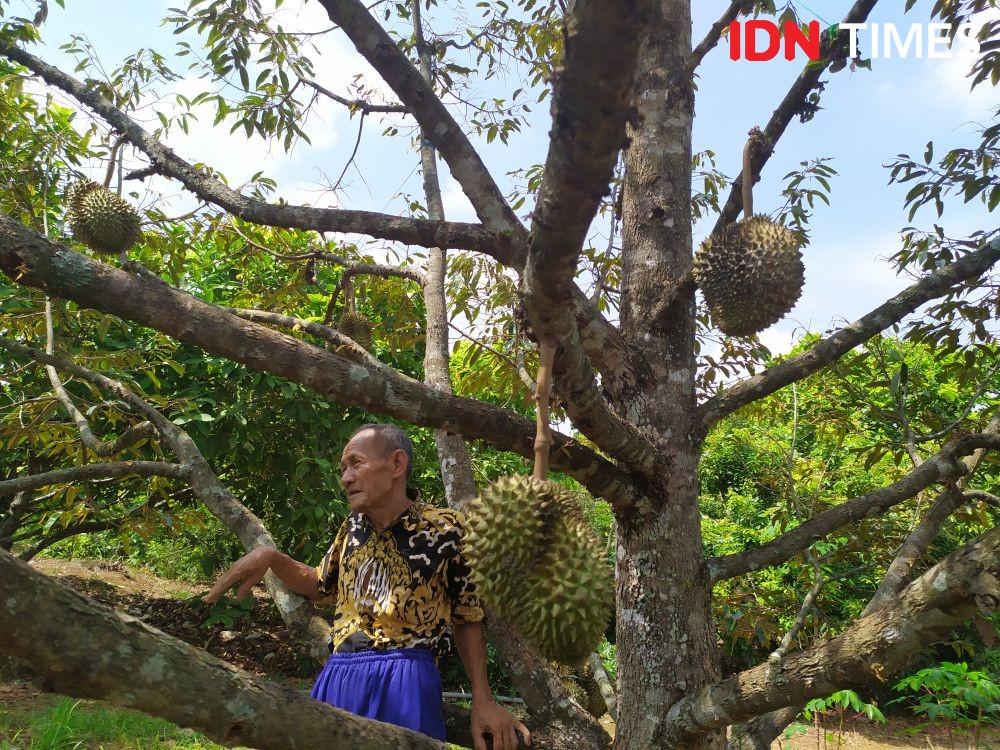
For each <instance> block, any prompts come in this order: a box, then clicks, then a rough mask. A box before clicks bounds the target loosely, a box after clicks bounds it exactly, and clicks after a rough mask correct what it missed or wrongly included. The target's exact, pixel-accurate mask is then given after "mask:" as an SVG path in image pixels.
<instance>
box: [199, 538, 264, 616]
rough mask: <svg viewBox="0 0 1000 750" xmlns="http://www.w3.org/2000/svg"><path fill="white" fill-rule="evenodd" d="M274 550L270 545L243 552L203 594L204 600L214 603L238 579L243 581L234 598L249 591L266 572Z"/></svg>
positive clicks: (240, 596) (240, 597)
mask: <svg viewBox="0 0 1000 750" xmlns="http://www.w3.org/2000/svg"><path fill="white" fill-rule="evenodd" d="M275 552H277V550H276V549H273V548H271V547H256V548H255V549H253V550H251V551H250V552H248V553H247V554H245V555H244V556H243V557H241V558H240V559H239V560H237V561H236V562H234V563H233V567H231V568H230V569H229V570H227V571H226V572H225V573H223V574H222V575H221V576H219V578H218V580H217V581H216V582H215V585H213V586H212V588H211V589H210V590H209V592H208V593H207V594H205V598H204V601H205V602H206V603H207V604H214V603H215V602H216V601H218V599H219V597H220V596H222V595H223V594H224V593H226V592H227V591H228V590H229V589H231V588H232V587H233V586H235V585H236V584H237V583H239V582H240V581H243V585H242V586H240V590H239V591H237V592H236V598H237V599H242V598H243V597H245V596H246V595H247V594H249V593H250V589H252V588H253V587H254V586H256V585H257V584H258V583H260V581H261V579H262V578H263V577H264V574H265V573H267V571H268V569H269V568H270V567H271V560H272V556H273V555H274V553H275Z"/></svg>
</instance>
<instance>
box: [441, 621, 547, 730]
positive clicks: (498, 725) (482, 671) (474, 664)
mask: <svg viewBox="0 0 1000 750" xmlns="http://www.w3.org/2000/svg"><path fill="white" fill-rule="evenodd" d="M452 633H453V634H454V636H455V645H456V646H457V647H458V654H459V656H460V657H461V658H462V666H464V667H465V673H466V675H468V677H469V684H470V685H471V688H472V739H473V741H474V742H475V750H486V739H485V737H484V734H490V735H492V736H493V750H517V747H518V737H517V733H518V732H520V733H521V734H522V735H523V736H524V742H525V744H526V745H530V744H531V733H530V732H529V731H528V728H527V727H526V726H524V724H522V723H521V722H520V721H518V720H517V719H515V718H514V717H513V716H512V715H511V714H510V712H509V711H507V710H506V709H505V708H503V707H502V706H500V704H498V703H497V702H496V701H494V700H493V691H492V690H490V683H489V681H488V680H487V678H486V638H485V636H484V635H483V624H482V623H481V622H465V623H457V622H456V623H453V624H452Z"/></svg>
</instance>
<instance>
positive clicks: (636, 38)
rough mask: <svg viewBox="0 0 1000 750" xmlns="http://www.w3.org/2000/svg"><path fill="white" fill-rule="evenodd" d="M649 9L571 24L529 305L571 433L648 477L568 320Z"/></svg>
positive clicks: (591, 14)
mask: <svg viewBox="0 0 1000 750" xmlns="http://www.w3.org/2000/svg"><path fill="white" fill-rule="evenodd" d="M651 10H652V9H651V8H650V7H649V4H647V3H615V2H607V1H606V0H581V1H580V2H577V3H575V4H574V6H573V8H572V12H571V14H570V15H569V16H568V17H567V19H566V23H565V50H566V51H565V62H564V64H563V66H562V68H561V69H560V70H559V72H558V75H557V76H556V83H555V87H554V91H553V96H552V121H553V129H552V135H551V140H550V144H549V152H548V156H547V158H546V162H545V172H544V177H543V180H542V186H541V190H540V191H539V194H538V200H537V202H536V204H535V209H534V211H533V220H532V225H531V235H530V238H529V249H528V261H527V264H526V267H525V274H524V290H525V291H524V305H525V310H526V312H527V313H528V317H529V320H530V321H531V325H532V328H533V330H534V331H535V334H536V335H537V337H538V339H539V341H540V342H541V341H548V342H552V343H553V344H554V345H557V346H558V347H559V353H558V356H557V358H556V366H555V375H556V378H557V380H558V390H559V393H560V395H561V396H562V398H563V402H564V404H565V408H566V411H567V413H568V414H569V416H570V418H571V420H572V421H573V424H574V425H575V426H576V427H577V428H579V430H580V431H581V432H583V433H584V434H585V435H586V436H587V437H589V438H590V439H591V440H593V441H594V442H595V443H597V445H599V446H600V447H601V448H602V449H603V450H605V451H606V452H608V453H609V454H610V455H612V456H615V457H616V458H618V459H620V460H621V461H622V462H623V463H625V464H626V465H627V466H629V467H630V468H633V469H635V470H637V471H639V472H640V473H643V474H648V473H649V472H651V471H652V470H653V468H654V467H655V466H656V464H657V458H656V454H655V451H654V450H652V448H651V446H650V445H649V442H648V440H647V439H646V438H645V436H643V435H642V434H641V433H639V431H638V430H636V429H635V427H634V426H632V425H630V424H629V423H628V422H626V421H625V420H623V419H622V418H621V417H620V416H618V415H617V414H615V413H614V411H612V409H611V408H610V406H609V405H608V404H607V402H606V401H605V399H604V397H603V395H602V394H601V392H600V389H599V387H598V383H597V376H596V373H595V372H594V370H593V367H592V366H591V363H590V361H589V358H588V357H587V355H586V352H585V351H584V349H583V345H582V341H581V340H580V334H579V331H578V328H577V325H576V321H575V320H574V318H573V314H572V300H573V287H574V284H573V279H574V276H575V274H576V268H577V263H578V260H579V255H580V251H581V249H582V247H583V243H584V241H585V240H586V236H587V230H588V229H589V227H590V223H591V221H592V220H593V218H594V215H595V213H596V211H597V209H598V207H599V205H600V202H601V199H602V198H603V197H604V196H605V195H607V194H608V191H609V185H610V181H611V178H612V176H613V173H614V168H615V164H616V162H617V159H618V153H619V151H620V150H621V148H622V146H623V145H624V141H625V121H626V116H627V114H628V109H629V104H630V102H631V96H632V80H633V77H634V74H635V66H636V59H637V55H638V50H639V44H640V41H641V40H642V38H643V37H644V29H645V26H646V25H647V24H648V23H649V19H650V17H651Z"/></svg>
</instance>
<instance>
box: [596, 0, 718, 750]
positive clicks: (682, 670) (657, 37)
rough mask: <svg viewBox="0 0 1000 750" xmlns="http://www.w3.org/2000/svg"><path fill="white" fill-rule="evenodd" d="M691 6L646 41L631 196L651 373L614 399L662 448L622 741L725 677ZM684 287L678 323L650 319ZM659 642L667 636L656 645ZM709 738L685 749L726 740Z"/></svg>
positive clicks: (631, 306)
mask: <svg viewBox="0 0 1000 750" xmlns="http://www.w3.org/2000/svg"><path fill="white" fill-rule="evenodd" d="M690 54H691V16H690V3H689V2H686V0H663V1H662V2H661V3H659V10H658V15H657V16H656V18H655V19H654V21H653V28H652V30H651V31H650V33H649V34H648V35H647V36H646V38H645V39H644V40H643V44H642V48H641V50H640V53H639V65H638V70H637V72H636V82H635V98H634V107H635V109H636V117H635V121H634V124H633V125H632V127H631V128H630V129H629V139H630V143H629V147H628V151H627V152H626V157H625V159H626V175H627V176H626V181H625V189H624V196H623V216H622V239H623V242H624V247H625V250H624V252H623V256H622V258H623V260H622V263H623V266H622V272H623V282H622V283H623V289H622V328H623V331H624V334H625V337H626V340H627V341H628V342H629V344H630V345H632V346H635V347H636V348H641V349H642V350H643V351H644V353H645V357H646V360H647V361H648V362H649V363H650V368H651V371H652V374H651V378H650V380H649V382H647V383H643V384H642V386H643V387H642V389H641V391H640V392H638V393H634V394H632V395H631V397H628V395H627V394H626V397H623V398H619V399H617V402H616V407H617V408H618V409H619V411H620V413H622V414H623V416H625V417H626V418H627V419H629V421H631V422H632V423H633V424H636V425H637V426H638V428H639V430H640V431H643V432H645V433H646V434H647V435H648V439H650V440H651V441H653V442H654V444H655V445H656V447H657V449H658V451H659V461H658V465H657V470H656V472H655V473H654V474H653V475H651V476H650V477H648V485H649V486H648V489H647V496H646V498H644V499H643V500H641V501H639V502H638V503H635V504H634V505H633V507H632V508H631V509H627V510H623V511H619V512H617V513H616V517H617V520H618V550H617V574H618V575H617V577H618V620H617V627H616V633H617V646H618V674H619V678H618V701H619V712H620V715H619V721H618V726H617V735H616V743H615V744H616V747H618V748H621V749H622V750H626V749H627V750H635V749H637V748H668V747H676V745H673V744H672V743H670V742H669V741H668V740H667V739H665V738H662V737H660V736H659V735H658V727H659V726H660V723H661V721H662V720H663V717H664V714H665V713H666V710H667V708H668V707H669V706H671V705H672V704H673V703H675V702H676V701H678V700H679V699H681V698H682V697H683V696H685V695H688V694H690V693H692V692H694V691H696V690H698V689H699V688H701V687H703V686H704V685H707V684H710V683H712V682H714V681H715V680H716V679H717V678H718V676H719V666H718V654H717V645H716V638H717V636H716V631H715V626H714V622H713V619H712V611H711V593H710V592H711V588H710V584H709V578H708V571H707V568H706V566H705V561H704V559H703V556H702V551H701V531H700V514H699V511H698V483H697V467H698V457H699V446H698V442H697V440H696V438H695V436H694V434H693V432H694V430H693V428H694V424H695V393H694V375H695V357H694V341H695V317H694V290H693V289H692V288H690V285H687V286H681V280H682V279H684V278H685V277H686V276H687V274H688V271H689V269H690V267H691V257H692V253H691V215H690V205H691V126H692V121H693V101H694V99H693V89H692V79H691V76H690V74H689V73H688V72H687V61H688V59H689V56H690ZM670 289H675V290H678V291H677V293H676V295H675V298H674V300H673V301H672V303H671V305H670V308H669V315H670V324H669V326H663V325H658V324H657V323H656V321H655V320H654V319H653V318H652V316H651V314H650V311H651V310H653V309H654V308H655V307H656V306H657V303H658V302H659V300H660V298H661V297H662V296H663V295H664V293H665V292H667V291H668V290H670ZM650 644H656V645H655V647H654V648H651V647H650ZM721 743H722V733H721V732H716V733H708V734H706V735H704V736H702V737H700V738H698V739H697V740H694V741H692V742H691V743H688V744H684V745H683V747H685V748H692V749H700V748H712V747H719V746H720V745H721Z"/></svg>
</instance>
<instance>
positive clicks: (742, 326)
mask: <svg viewBox="0 0 1000 750" xmlns="http://www.w3.org/2000/svg"><path fill="white" fill-rule="evenodd" d="M754 130H755V131H756V133H755V132H754V131H751V133H750V139H749V140H748V141H747V144H746V147H745V148H744V149H743V218H742V219H741V220H740V221H738V222H736V223H735V224H729V225H727V226H726V227H725V228H723V229H722V230H721V231H720V232H717V233H716V234H713V235H712V236H710V237H708V238H707V239H706V240H705V241H704V242H702V243H701V247H700V248H699V249H698V252H697V253H696V254H695V257H694V267H693V269H692V271H693V273H694V278H695V280H696V281H697V283H698V286H699V287H701V291H702V293H703V294H704V295H705V301H706V303H708V309H709V312H711V314H712V319H713V320H714V321H715V324H716V325H717V326H718V327H719V330H721V331H722V332H723V333H725V334H726V335H728V336H750V335H753V334H755V333H759V332H761V331H763V330H764V329H765V328H767V327H768V326H770V325H771V324H773V323H776V322H777V321H778V320H780V319H781V318H782V317H784V316H785V315H786V314H787V313H788V311H789V310H791V309H792V307H794V306H795V303H796V302H797V301H798V299H799V296H800V295H801V294H802V285H803V284H804V283H805V266H804V265H803V264H802V251H801V247H802V245H801V242H800V241H799V239H798V237H796V235H795V233H794V232H792V230H790V229H789V228H788V227H785V226H782V225H781V224H778V223H777V222H775V221H773V220H772V219H771V218H770V217H768V216H764V215H754V213H753V172H752V169H751V164H750V154H751V150H752V149H754V148H758V149H759V148H766V147H767V143H766V139H765V138H764V136H763V133H762V132H761V131H760V130H759V129H757V128H755V129H754Z"/></svg>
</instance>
